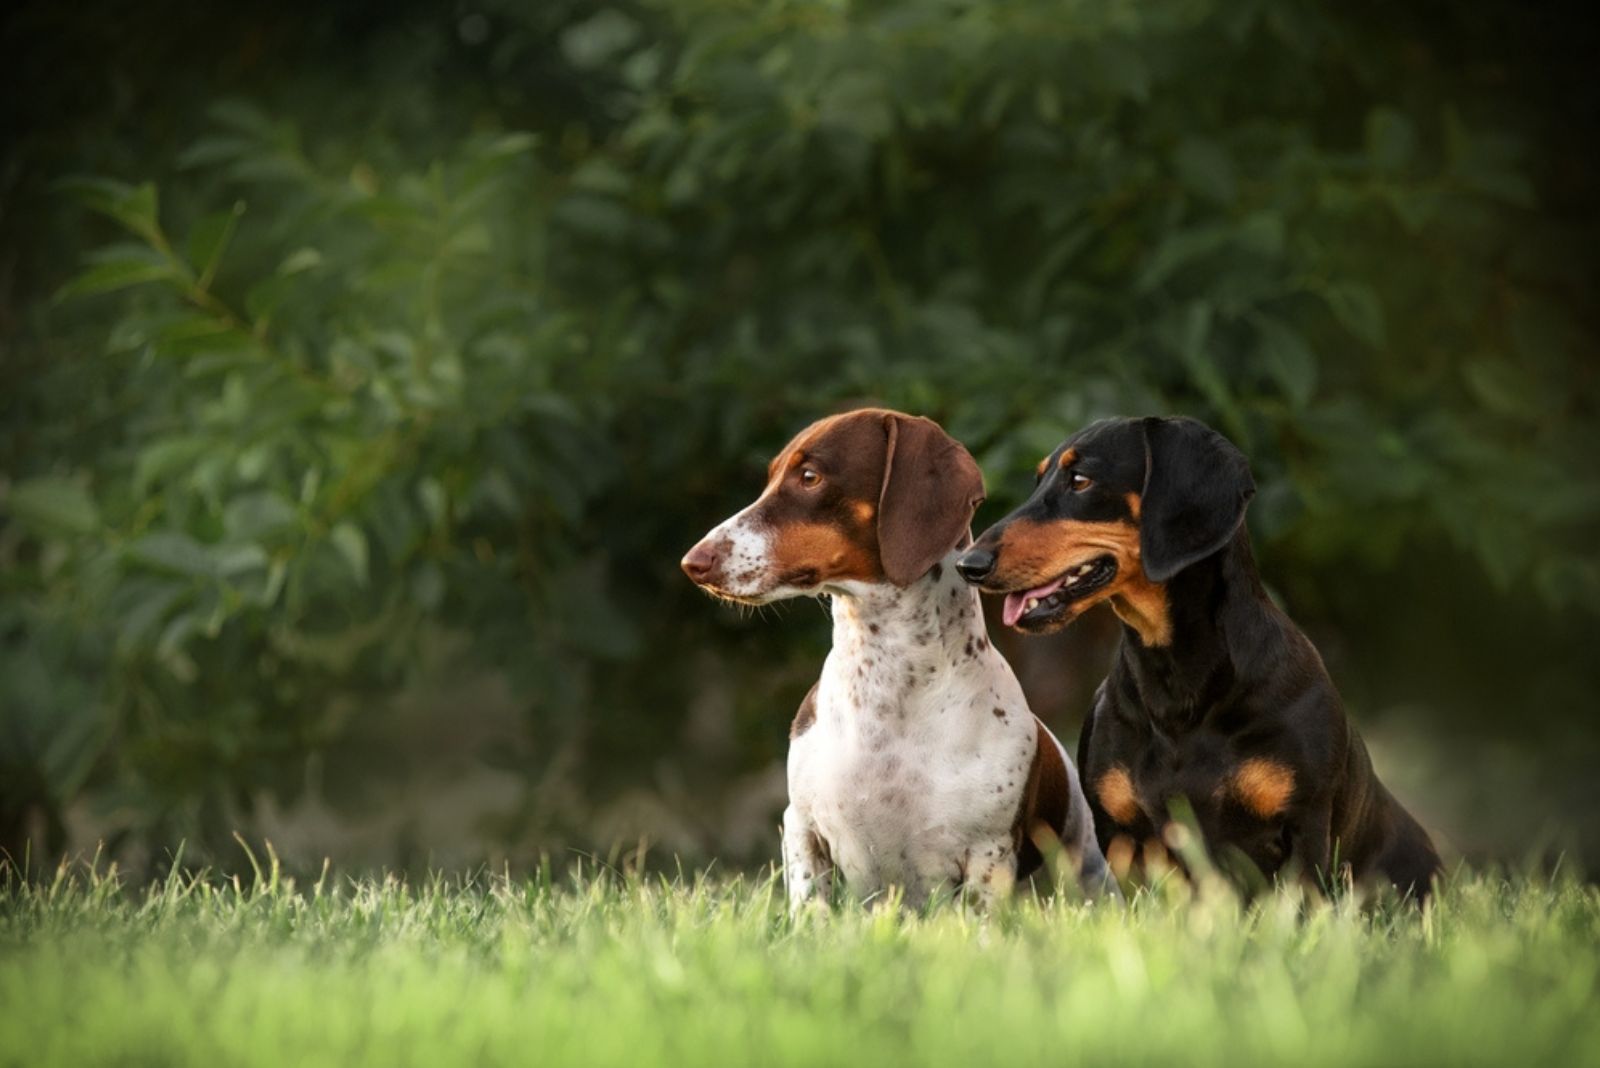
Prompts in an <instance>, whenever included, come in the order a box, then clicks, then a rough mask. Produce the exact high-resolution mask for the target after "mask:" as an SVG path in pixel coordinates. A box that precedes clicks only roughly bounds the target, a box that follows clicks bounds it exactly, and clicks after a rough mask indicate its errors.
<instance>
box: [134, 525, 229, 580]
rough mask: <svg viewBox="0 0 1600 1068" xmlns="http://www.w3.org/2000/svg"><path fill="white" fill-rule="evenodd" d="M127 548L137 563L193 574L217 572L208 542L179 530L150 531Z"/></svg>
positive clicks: (194, 576)
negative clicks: (206, 544)
mask: <svg viewBox="0 0 1600 1068" xmlns="http://www.w3.org/2000/svg"><path fill="white" fill-rule="evenodd" d="M126 552H127V558H128V559H129V560H130V561H132V562H133V563H136V564H142V565H144V566H146V567H150V568H154V569H156V570H158V571H169V572H172V573H173V574H178V575H188V576H190V577H191V578H200V577H211V576H213V575H215V574H216V573H217V568H216V562H215V560H213V559H212V556H211V552H210V551H209V550H208V549H207V548H206V546H204V545H202V544H201V543H200V542H198V541H195V540H194V539H193V538H191V537H190V536H189V535H187V534H184V533H181V532H179V531H158V532H156V533H154V534H146V535H145V536H144V537H142V538H140V539H139V540H138V541H135V542H134V543H133V544H132V545H129V546H128V548H127V550H126Z"/></svg>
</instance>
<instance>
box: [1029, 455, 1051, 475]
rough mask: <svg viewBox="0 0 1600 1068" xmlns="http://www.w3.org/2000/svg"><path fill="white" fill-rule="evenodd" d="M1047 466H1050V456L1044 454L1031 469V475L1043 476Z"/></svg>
mask: <svg viewBox="0 0 1600 1068" xmlns="http://www.w3.org/2000/svg"><path fill="white" fill-rule="evenodd" d="M1049 467H1050V457H1048V456H1046V457H1045V458H1044V459H1043V460H1040V461H1039V465H1038V466H1037V467H1035V468H1034V469H1033V477H1034V478H1043V477H1044V473H1045V471H1046V470H1048V469H1049Z"/></svg>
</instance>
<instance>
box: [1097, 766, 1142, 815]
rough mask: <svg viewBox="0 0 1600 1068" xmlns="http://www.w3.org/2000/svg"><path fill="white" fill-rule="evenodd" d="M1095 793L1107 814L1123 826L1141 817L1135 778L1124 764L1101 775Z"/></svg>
mask: <svg viewBox="0 0 1600 1068" xmlns="http://www.w3.org/2000/svg"><path fill="white" fill-rule="evenodd" d="M1094 793H1095V797H1096V798H1098V799H1099V801H1100V807H1101V808H1103V809H1105V811H1106V815H1108V816H1110V817H1111V818H1112V819H1114V820H1116V821H1117V822H1118V823H1120V824H1122V825H1123V826H1127V825H1129V824H1131V823H1133V821H1134V820H1136V819H1138V818H1139V799H1138V797H1137V796H1136V795H1135V794H1134V791H1133V779H1132V777H1131V776H1129V775H1128V769H1127V768H1125V767H1123V766H1122V765H1120V764H1119V765H1117V766H1116V767H1113V768H1112V769H1111V770H1110V771H1108V772H1106V773H1105V774H1104V775H1101V776H1100V778H1099V779H1098V780H1096V781H1095V784H1094Z"/></svg>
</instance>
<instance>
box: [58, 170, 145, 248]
mask: <svg viewBox="0 0 1600 1068" xmlns="http://www.w3.org/2000/svg"><path fill="white" fill-rule="evenodd" d="M61 188H62V189H63V190H65V191H66V192H68V193H70V194H71V195H73V196H75V197H76V198H77V199H78V201H79V202H80V203H82V204H83V205H84V206H85V207H87V208H89V209H90V210H92V211H97V212H99V213H100V214H102V215H107V216H109V217H111V218H112V219H115V220H116V221H117V222H119V223H121V224H122V226H123V227H124V228H126V229H128V230H130V231H131V232H133V233H135V234H138V235H139V236H140V237H143V238H145V239H146V240H150V239H152V238H155V237H157V236H158V235H159V234H160V233H161V223H160V205H159V200H158V198H157V195H156V187H155V183H154V182H144V183H143V184H141V185H129V184H128V183H126V182H119V181H116V180H114V179H111V178H72V179H68V180H67V181H65V182H63V183H61Z"/></svg>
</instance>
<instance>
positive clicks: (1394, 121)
mask: <svg viewBox="0 0 1600 1068" xmlns="http://www.w3.org/2000/svg"><path fill="white" fill-rule="evenodd" d="M1366 144H1367V158H1369V159H1370V160H1372V164H1373V166H1374V167H1376V168H1377V169H1378V170H1380V171H1388V172H1394V171H1399V170H1403V169H1404V168H1405V166H1406V164H1408V163H1410V162H1411V159H1412V156H1413V155H1415V153H1416V149H1417V134H1416V130H1415V129H1414V128H1413V127H1412V125H1411V120H1410V119H1408V118H1406V117H1405V116H1404V115H1402V114H1401V113H1400V112H1398V111H1396V110H1395V109H1393V108H1387V107H1382V108H1374V109H1372V111H1371V112H1369V113H1368V115H1367V130H1366Z"/></svg>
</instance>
